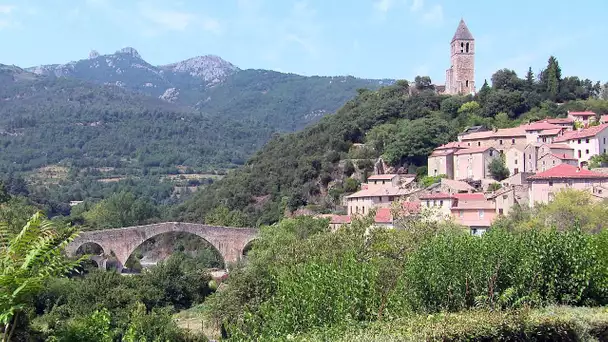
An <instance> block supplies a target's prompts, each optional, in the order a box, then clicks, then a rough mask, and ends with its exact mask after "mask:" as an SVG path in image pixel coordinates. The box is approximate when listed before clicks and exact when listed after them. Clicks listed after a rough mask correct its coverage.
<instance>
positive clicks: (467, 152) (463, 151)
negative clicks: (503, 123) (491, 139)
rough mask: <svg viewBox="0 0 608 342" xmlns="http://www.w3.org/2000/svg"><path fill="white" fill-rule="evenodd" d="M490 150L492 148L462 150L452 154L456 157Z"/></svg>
mask: <svg viewBox="0 0 608 342" xmlns="http://www.w3.org/2000/svg"><path fill="white" fill-rule="evenodd" d="M491 148H492V147H490V146H485V147H483V146H482V147H473V148H467V149H464V150H458V151H456V152H454V155H455V156H456V155H461V154H473V153H483V152H485V151H487V150H489V149H491Z"/></svg>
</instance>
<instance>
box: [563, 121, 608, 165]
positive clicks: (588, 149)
mask: <svg viewBox="0 0 608 342" xmlns="http://www.w3.org/2000/svg"><path fill="white" fill-rule="evenodd" d="M607 128H608V124H600V125H598V126H592V127H589V128H585V129H581V130H578V131H572V132H567V133H566V134H564V135H562V136H561V137H559V138H557V139H556V140H555V142H556V143H564V144H567V145H568V146H569V147H570V148H572V149H573V150H574V157H575V158H577V159H578V164H579V166H586V165H587V164H588V162H589V159H590V158H591V157H592V156H594V155H598V154H602V153H606V149H607V148H608V143H607V139H608V129H607Z"/></svg>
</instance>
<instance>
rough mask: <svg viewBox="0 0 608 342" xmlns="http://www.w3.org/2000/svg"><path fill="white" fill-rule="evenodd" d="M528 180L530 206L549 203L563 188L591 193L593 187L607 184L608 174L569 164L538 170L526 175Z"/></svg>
mask: <svg viewBox="0 0 608 342" xmlns="http://www.w3.org/2000/svg"><path fill="white" fill-rule="evenodd" d="M528 181H529V182H530V191H529V192H530V195H529V197H530V204H529V205H530V206H534V205H535V204H536V203H549V202H550V201H552V200H553V197H554V196H555V194H556V193H557V192H558V191H561V190H563V189H575V190H585V191H589V192H590V193H593V189H594V187H603V186H606V185H607V182H608V174H604V173H599V172H594V171H590V170H586V169H582V168H580V167H577V166H573V165H569V164H560V165H557V166H556V167H553V168H551V169H548V170H547V171H544V172H539V173H537V174H535V175H533V176H530V177H528Z"/></svg>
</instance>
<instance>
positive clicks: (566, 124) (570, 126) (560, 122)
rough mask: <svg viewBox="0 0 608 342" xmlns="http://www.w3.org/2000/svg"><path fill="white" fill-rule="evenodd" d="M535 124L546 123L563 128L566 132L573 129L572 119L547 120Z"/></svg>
mask: <svg viewBox="0 0 608 342" xmlns="http://www.w3.org/2000/svg"><path fill="white" fill-rule="evenodd" d="M536 122H546V123H550V124H553V125H557V126H561V127H564V128H565V129H566V130H572V129H574V119H572V118H547V119H542V120H539V121H536Z"/></svg>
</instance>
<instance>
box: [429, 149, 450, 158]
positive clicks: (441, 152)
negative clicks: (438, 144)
mask: <svg viewBox="0 0 608 342" xmlns="http://www.w3.org/2000/svg"><path fill="white" fill-rule="evenodd" d="M454 152H455V150H434V151H433V152H432V153H431V155H430V157H445V156H449V155H450V154H453V153H454Z"/></svg>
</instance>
